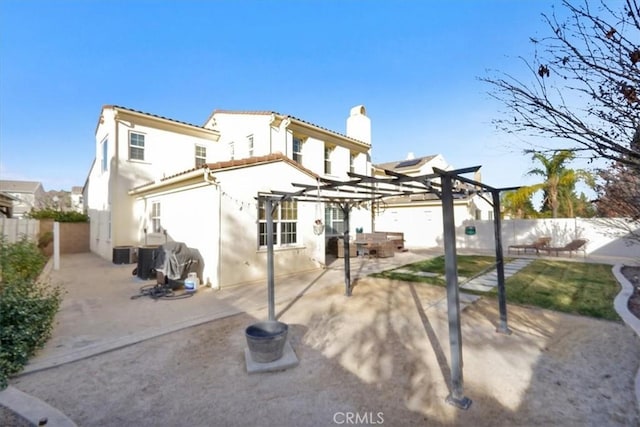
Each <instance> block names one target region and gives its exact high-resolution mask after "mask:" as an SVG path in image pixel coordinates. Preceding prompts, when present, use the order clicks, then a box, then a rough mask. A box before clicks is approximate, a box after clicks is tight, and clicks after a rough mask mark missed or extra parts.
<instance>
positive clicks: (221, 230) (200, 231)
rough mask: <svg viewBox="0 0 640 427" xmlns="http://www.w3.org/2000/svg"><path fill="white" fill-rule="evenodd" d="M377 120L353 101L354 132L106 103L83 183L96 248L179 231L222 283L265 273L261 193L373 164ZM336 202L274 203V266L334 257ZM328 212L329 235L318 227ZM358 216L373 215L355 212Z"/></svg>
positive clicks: (350, 123)
mask: <svg viewBox="0 0 640 427" xmlns="http://www.w3.org/2000/svg"><path fill="white" fill-rule="evenodd" d="M370 129H371V127H370V120H369V118H368V117H367V116H366V112H365V109H364V107H362V106H359V107H355V108H354V109H352V111H351V114H350V116H349V117H348V118H347V132H346V135H344V134H341V133H338V132H334V131H331V130H328V129H324V128H322V127H319V126H316V125H313V124H311V123H309V122H306V121H303V120H300V119H297V118H295V117H292V116H288V115H282V114H278V113H273V112H233V111H218V110H217V111H215V112H214V113H213V114H211V116H210V117H209V118H208V119H207V120H206V122H205V124H204V125H203V126H198V125H193V124H188V123H183V122H179V121H176V120H172V119H169V118H166V117H160V116H156V115H152V114H147V113H143V112H140V111H135V110H131V109H128V108H123V107H116V106H105V107H104V108H103V109H102V112H101V115H100V118H99V122H98V126H97V128H96V146H95V149H96V158H95V160H94V162H93V165H92V167H91V170H90V173H89V176H88V178H87V182H86V184H85V188H84V199H85V205H86V207H87V211H88V213H89V216H90V218H91V250H92V251H93V252H96V253H98V254H99V255H101V256H102V257H104V258H107V259H110V258H111V257H112V251H113V248H114V247H117V246H144V245H156V244H162V243H163V242H165V241H180V242H184V243H186V244H187V245H188V246H189V247H193V248H196V249H198V250H199V251H200V253H201V255H202V257H203V259H204V263H205V266H204V273H203V279H204V280H205V282H207V283H209V284H211V285H212V286H214V287H219V286H228V285H234V284H239V283H246V282H250V281H257V280H264V279H265V277H266V229H265V224H266V221H265V218H266V216H265V212H264V207H263V206H260V204H259V203H258V200H257V196H258V194H259V193H262V192H270V191H272V190H275V191H293V190H295V189H296V188H295V187H294V186H292V184H293V183H299V184H305V185H315V184H317V182H318V180H317V178H318V177H320V176H326V177H332V178H339V179H347V172H349V171H353V172H357V173H360V174H370V167H371V164H370V149H371V144H370V135H371V130H370ZM336 211H337V209H334V208H332V207H330V206H324V205H322V204H319V203H309V202H306V203H302V202H301V203H298V202H294V201H291V202H286V203H282V204H280V205H279V206H278V208H277V212H275V214H274V216H275V218H274V221H275V234H276V238H275V250H276V274H279V275H280V274H290V273H294V272H300V271H305V270H310V269H315V268H319V267H321V266H322V265H323V264H324V263H325V242H326V238H327V235H330V234H332V233H338V232H342V229H341V225H342V221H341V218H340V215H339V214H337V213H336ZM318 218H320V219H323V218H326V220H327V226H326V227H325V233H326V234H327V235H320V236H318V235H316V234H314V233H313V224H314V221H315V220H316V219H318ZM351 224H354V225H353V227H354V228H355V227H356V226H361V227H363V228H369V227H368V226H369V225H370V214H369V213H368V212H364V211H361V212H360V211H359V212H354V215H353V217H352V221H351Z"/></svg>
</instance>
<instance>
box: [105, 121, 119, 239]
mask: <svg viewBox="0 0 640 427" xmlns="http://www.w3.org/2000/svg"><path fill="white" fill-rule="evenodd" d="M113 124H114V126H115V131H114V133H113V134H114V137H113V139H114V144H113V145H114V147H113V148H114V150H115V151H114V156H113V158H114V162H113V169H112V172H111V173H110V174H109V186H108V189H107V207H108V208H109V233H110V236H109V241H110V244H111V247H113V242H115V241H116V239H115V230H114V227H113V204H112V203H111V202H112V201H113V194H112V193H113V186H114V181H115V180H116V178H117V177H118V175H119V173H120V172H119V169H120V147H119V145H120V138H119V137H118V136H119V129H118V111H117V110H115V109H114V110H113ZM110 249H111V248H110Z"/></svg>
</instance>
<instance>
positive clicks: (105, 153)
mask: <svg viewBox="0 0 640 427" xmlns="http://www.w3.org/2000/svg"><path fill="white" fill-rule="evenodd" d="M108 155H109V140H108V139H107V138H105V139H104V141H102V162H101V168H100V170H101V171H102V172H103V173H104V172H106V171H107V170H108V169H109V158H108V157H107V156H108Z"/></svg>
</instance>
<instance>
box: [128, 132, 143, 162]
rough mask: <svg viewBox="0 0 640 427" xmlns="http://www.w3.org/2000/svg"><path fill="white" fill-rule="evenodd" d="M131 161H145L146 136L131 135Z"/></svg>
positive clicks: (139, 134)
mask: <svg viewBox="0 0 640 427" xmlns="http://www.w3.org/2000/svg"><path fill="white" fill-rule="evenodd" d="M129 160H144V135H143V134H141V133H133V132H131V133H130V134H129Z"/></svg>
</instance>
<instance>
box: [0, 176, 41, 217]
mask: <svg viewBox="0 0 640 427" xmlns="http://www.w3.org/2000/svg"><path fill="white" fill-rule="evenodd" d="M0 192H2V193H5V194H8V195H10V196H11V197H13V198H14V199H15V200H14V201H13V217H14V218H21V217H24V216H25V215H26V214H27V213H29V212H30V211H31V209H40V208H42V207H44V199H45V191H44V188H43V187H42V183H40V182H36V181H12V180H0Z"/></svg>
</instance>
